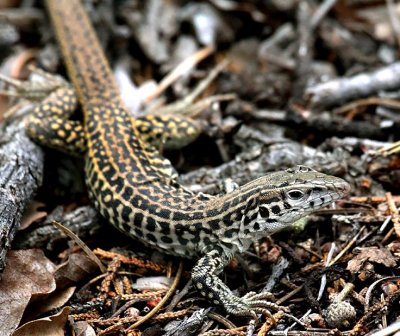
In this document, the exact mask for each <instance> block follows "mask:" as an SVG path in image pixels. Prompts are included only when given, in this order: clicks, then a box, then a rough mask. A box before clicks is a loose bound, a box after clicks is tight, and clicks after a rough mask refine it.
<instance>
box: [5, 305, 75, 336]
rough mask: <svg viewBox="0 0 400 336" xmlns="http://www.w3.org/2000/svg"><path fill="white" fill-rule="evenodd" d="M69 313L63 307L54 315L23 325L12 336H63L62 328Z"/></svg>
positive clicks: (68, 310)
mask: <svg viewBox="0 0 400 336" xmlns="http://www.w3.org/2000/svg"><path fill="white" fill-rule="evenodd" d="M69 312H70V308H69V307H65V308H64V309H63V310H62V311H61V312H59V313H58V314H56V315H52V316H49V317H45V318H42V319H39V320H35V321H31V322H28V323H25V324H24V325H23V326H21V327H19V328H18V329H17V330H15V332H14V333H13V334H12V336H64V335H65V333H64V327H65V323H66V322H67V319H68V314H69Z"/></svg>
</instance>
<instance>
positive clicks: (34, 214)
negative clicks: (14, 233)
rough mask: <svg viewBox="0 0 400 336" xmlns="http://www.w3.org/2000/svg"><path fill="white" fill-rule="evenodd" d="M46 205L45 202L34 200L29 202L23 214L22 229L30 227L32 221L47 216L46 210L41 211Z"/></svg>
mask: <svg viewBox="0 0 400 336" xmlns="http://www.w3.org/2000/svg"><path fill="white" fill-rule="evenodd" d="M44 206H45V204H44V203H41V202H36V201H32V202H31V203H29V204H28V206H27V207H26V209H25V212H24V214H23V216H22V220H21V225H20V226H19V229H20V230H24V229H26V228H28V227H29V226H30V225H31V224H32V223H34V222H37V221H39V220H41V219H44V218H46V217H47V212H46V211H40V210H39V209H40V208H43V207H44Z"/></svg>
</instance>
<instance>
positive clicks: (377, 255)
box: [347, 247, 396, 272]
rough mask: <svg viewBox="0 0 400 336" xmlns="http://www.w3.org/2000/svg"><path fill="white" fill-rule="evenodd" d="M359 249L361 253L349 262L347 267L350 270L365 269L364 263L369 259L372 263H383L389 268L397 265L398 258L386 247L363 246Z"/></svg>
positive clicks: (358, 270)
mask: <svg viewBox="0 0 400 336" xmlns="http://www.w3.org/2000/svg"><path fill="white" fill-rule="evenodd" d="M358 250H359V251H360V253H359V254H357V255H356V256H355V257H354V258H353V259H352V260H350V261H349V262H348V264H347V269H348V270H349V271H350V272H360V271H361V270H363V269H364V265H365V263H366V262H368V261H369V262H371V263H377V264H383V265H385V266H386V267H389V268H390V267H395V266H396V259H395V258H394V257H393V255H392V253H390V251H389V250H388V249H386V248H383V247H382V248H379V249H378V248H376V247H363V248H359V249H358Z"/></svg>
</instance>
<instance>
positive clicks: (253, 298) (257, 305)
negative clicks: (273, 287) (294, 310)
mask: <svg viewBox="0 0 400 336" xmlns="http://www.w3.org/2000/svg"><path fill="white" fill-rule="evenodd" d="M273 297H274V296H273V295H272V294H271V293H269V292H264V293H255V292H249V293H247V294H246V295H244V296H243V297H241V298H239V297H236V296H232V297H231V300H230V301H231V302H229V303H225V304H224V307H225V309H226V311H227V312H228V313H230V314H232V315H237V316H249V317H252V318H254V319H257V314H262V315H265V316H268V317H269V318H271V319H272V320H273V321H275V319H274V317H273V316H272V314H271V312H270V309H272V310H284V311H286V310H287V308H286V307H281V306H279V305H277V304H275V303H273V302H271V301H268V300H270V299H273Z"/></svg>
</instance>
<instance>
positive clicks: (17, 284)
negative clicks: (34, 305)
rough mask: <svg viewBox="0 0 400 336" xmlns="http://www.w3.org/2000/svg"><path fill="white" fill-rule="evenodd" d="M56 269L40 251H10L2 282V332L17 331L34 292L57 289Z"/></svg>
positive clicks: (0, 316)
mask: <svg viewBox="0 0 400 336" xmlns="http://www.w3.org/2000/svg"><path fill="white" fill-rule="evenodd" d="M55 269H56V267H55V265H54V264H53V263H52V262H51V261H50V260H48V259H47V258H46V257H45V255H44V253H43V251H41V250H36V249H32V250H20V251H9V252H8V254H7V265H6V268H5V270H4V273H3V277H2V279H1V281H0V335H2V336H8V335H11V334H12V333H13V332H14V330H15V329H16V328H17V327H18V325H19V323H20V320H21V318H22V315H23V313H24V311H25V308H26V306H27V305H28V303H29V302H30V300H31V297H32V295H34V294H44V293H51V292H53V291H54V290H55V288H56V282H55V280H54V277H53V273H54V271H55Z"/></svg>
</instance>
